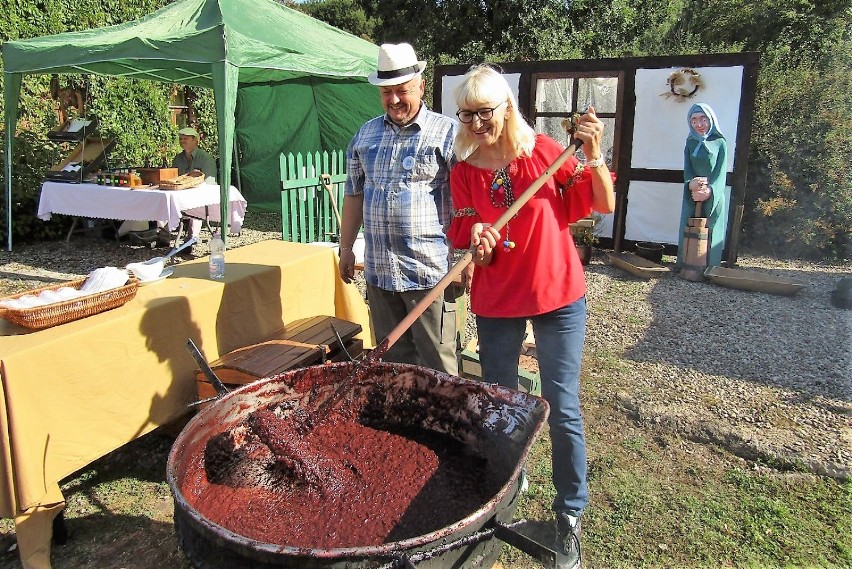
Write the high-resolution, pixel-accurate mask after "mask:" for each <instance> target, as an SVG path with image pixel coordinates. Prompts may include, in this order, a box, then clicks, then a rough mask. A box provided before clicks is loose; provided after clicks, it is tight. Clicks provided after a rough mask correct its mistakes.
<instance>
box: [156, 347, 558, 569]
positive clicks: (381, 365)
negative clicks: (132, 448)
mask: <svg viewBox="0 0 852 569" xmlns="http://www.w3.org/2000/svg"><path fill="white" fill-rule="evenodd" d="M352 365H353V363H352V362H338V363H332V364H325V365H322V366H311V368H322V369H323V370H324V371H334V370H335V369H337V368H345V367H350V366H352ZM370 365H371V366H375V367H376V368H377V369H380V370H388V371H390V370H409V371H415V372H418V371H419V372H422V373H427V374H429V375H432V376H434V377H435V378H436V379H439V380H442V381H450V382H452V383H458V384H460V385H465V386H476V387H478V388H481V389H483V390H486V391H489V392H492V393H493V394H494V395H504V396H505V398H506V399H510V398H519V397H520V398H529V399H531V400H534V401H535V404H536V406H537V407H540V408H541V411H540V413H539V416H538V417H537V421H536V424H535V425H534V427H533V428H532V429H531V431H530V433H529V440H528V442H527V444H526V446H525V448H524V450H523V453H522V456H521V460H519V461H518V463H517V464H516V465H515V468H514V470H513V472H512V475H511V477H510V478H509V480H508V481H507V482H506V484H504V485H503V486H502V487H501V488H500V490H499V491H498V492H497V493H496V494H495V495H494V496H493V497H492V498H491V499H489V500H488V501H487V502H485V503H484V504H483V505H482V506H481V507H480V508H478V509H477V510H476V511H474V512H472V513H471V514H469V515H468V516H465V517H464V518H462V519H460V520H458V521H457V522H455V523H453V524H450V525H448V526H444V527H442V528H439V529H437V530H435V531H432V532H429V533H426V534H422V535H419V536H415V537H411V538H407V539H403V540H398V541H392V542H388V543H383V544H379V545H367V546H352V547H340V548H308V547H295V546H291V545H282V544H275V543H268V542H262V541H258V540H255V539H251V538H249V537H246V536H244V535H242V534H238V533H235V532H234V531H232V530H230V529H228V528H227V527H224V526H222V525H220V524H217V523H216V522H213V521H212V520H210V519H208V518H207V517H206V516H204V515H203V514H201V513H200V512H199V511H198V510H197V509H196V508H195V507H194V506H192V505H191V504H189V502H188V501H187V500H186V498H185V497H184V495H183V493H182V492H181V491H180V488H179V487H178V476H177V475H176V473H175V462H176V461H177V460H178V454H179V453H180V451H181V450H183V449H184V446H183V445H182V444H180V443H181V442H183V441H182V439H183V438H184V436H185V435H186V434H187V433H190V432H192V431H193V430H194V429H201V428H203V423H204V422H205V421H206V420H207V419H209V418H210V417H211V416H212V415H214V414H215V411H216V409H217V406H223V405H225V404H226V403H228V402H229V401H230V400H232V399H235V398H239V397H240V396H243V395H245V394H246V393H249V392H254V391H259V390H262V389H264V388H267V387H269V385H270V384H272V383H281V384H282V386H284V384H283V382H284V381H285V380H286V379H287V378H289V377H293V376H295V375H297V374H300V373H306V371H307V370H308V369H310V368H301V369H297V370H291V371H288V372H285V373H282V374H279V375H276V376H272V377H267V378H264V379H261V380H259V381H257V382H254V383H251V384H248V385H245V386H243V387H240V388H239V389H235V390H233V391H231V392H229V393H227V394H225V395H223V396H221V397H219V398H217V399H216V400H215V401H213V402H212V404H211V405H210V406H208V407H207V408H205V409H203V410H201V411H199V413H197V414H196V415H195V417H193V418H192V419H191V420H190V421H189V422H188V423H187V424H186V426H185V427H184V428H183V430H182V431H181V433H180V434H179V435H178V437H177V439H176V440H175V443H174V444H173V446H172V448H171V450H170V452H169V456H168V461H167V467H166V478H167V482H168V484H169V487H170V489H171V491H172V496H173V498H174V500H175V502H176V503H177V504H178V505H180V507H181V509H182V513H183V514H184V516H188V518H189V519H190V520H191V522H192V523H195V524H197V525H199V526H202V527H203V528H204V529H206V530H208V531H210V532H212V533H213V535H215V536H217V537H218V538H219V539H217V541H221V542H222V544H223V545H225V546H226V547H228V548H230V549H235V548H236V549H240V548H247V549H249V550H252V551H255V552H257V553H259V554H261V555H273V556H280V555H287V556H293V557H310V558H314V559H343V558H354V557H358V558H373V557H390V556H393V555H395V554H398V553H399V552H400V551H409V550H411V549H415V548H423V547H427V548H428V546H429V545H430V544H433V543H435V542H446V541H448V539H447V538H449V537H451V536H452V537H456V536H457V535H459V534H461V532H462V531H463V530H466V529H468V528H470V532H473V531H476V530H477V529H478V527H473V526H476V524H477V522H480V521H481V522H482V523H483V524H484V523H485V522H487V521H488V520H489V519H491V518H492V517H493V516H494V515H496V514H497V513H498V512H499V511H500V509H499V508H500V506H501V505H502V504H504V503H507V502H509V501H510V500H507V498H511V497H512V496H511V494H510V493H511V492H512V491H515V492H516V491H517V486H518V481H519V478H520V474H521V470H522V469H523V465H524V464H525V462H526V458H527V456H528V454H529V451H530V449H531V448H532V445H533V443H534V442H535V440H536V438H537V436H538V434H539V433H540V431H541V429H542V427H543V424H544V423H545V422H546V420H547V416H548V413H549V407H548V404H547V402H546V401H545V400H544V399H542V398H540V397H537V396H535V395H531V394H528V393H524V392H521V391H517V390H513V389H509V388H507V387H502V386H500V385H497V384H490V383H484V382H482V381H477V380H471V379H466V378H462V377H458V376H452V375H449V374H446V373H443V372H440V371H437V370H433V369H428V368H424V367H421V366H415V365H410V364H397V363H393V364H391V363H385V362H374V363H372V364H370ZM479 527H481V524H480V526H479Z"/></svg>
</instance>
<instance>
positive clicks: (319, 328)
mask: <svg viewBox="0 0 852 569" xmlns="http://www.w3.org/2000/svg"><path fill="white" fill-rule="evenodd" d="M332 325H333V326H334V329H332ZM334 330H337V333H338V334H340V339H341V340H342V341H343V347H344V348H345V349H346V351H345V352H344V351H343V350H342V349H341V348H340V342H339V341H338V340H337V336H335V334H334ZM360 332H361V325H360V324H355V323H354V322H348V321H346V320H340V319H338V318H334V317H332V316H314V317H313V318H304V319H302V320H297V321H295V322H291V323H290V324H288V325H286V326H285V327H284V328H281V329H280V330H277V331H276V332H274V333H273V334H271V335H270V336H268V337H267V338H264V340H263V341H261V342H260V343H258V344H253V345H251V346H246V347H244V348H239V349H237V350H234V351H232V352H229V353H227V354H225V355H224V356H222V357H221V358H219V359H218V360H215V361H213V362H210V368H211V369H212V370H213V372H214V373H215V374H216V376H217V377H218V378H219V379H220V380H221V381H222V383H224V384H225V386H226V387H228V389H233V388H236V387H239V386H241V385H245V384H247V383H251V382H253V381H257V380H258V379H262V378H264V377H272V376H274V375H278V374H280V373H284V372H285V371H287V370H290V369H295V368H299V367H305V366H310V365H316V364H321V363H324V362H334V361H345V360H347V359H348V358H347V357H346V354H347V353H348V354H349V356H350V357H352V358H355V357H357V356H359V355H360V354H361V353H362V352H363V351H364V342H363V341H362V340H361V339H359V338H355V335H356V334H358V333H360ZM195 373H196V377H195V378H196V383H197V387H198V397H199V399H200V400H204V399H207V398H209V397H214V396H215V395H216V390H215V389H214V387H213V385H211V384H210V382H209V381H207V378H206V377H205V376H204V373H203V372H202V371H201V370H196V372H195Z"/></svg>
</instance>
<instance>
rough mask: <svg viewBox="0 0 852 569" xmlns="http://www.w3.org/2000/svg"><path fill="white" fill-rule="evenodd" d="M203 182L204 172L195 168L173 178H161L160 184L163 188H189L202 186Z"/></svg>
mask: <svg viewBox="0 0 852 569" xmlns="http://www.w3.org/2000/svg"><path fill="white" fill-rule="evenodd" d="M203 182H204V174H203V173H202V172H200V171H198V170H193V171H192V172H190V173H188V174H184V175H183V176H178V177H177V178H172V179H171V180H160V183H159V186H160V189H161V190H188V189H189V188H195V187H197V186H200V185H201V184H202V183H203Z"/></svg>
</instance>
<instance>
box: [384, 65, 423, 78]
mask: <svg viewBox="0 0 852 569" xmlns="http://www.w3.org/2000/svg"><path fill="white" fill-rule="evenodd" d="M409 73H419V66H418V65H411V66H410V67H403V68H402V69H394V70H392V71H377V72H376V77H378V78H379V79H393V78H394V77H402V76H403V75H408V74H409Z"/></svg>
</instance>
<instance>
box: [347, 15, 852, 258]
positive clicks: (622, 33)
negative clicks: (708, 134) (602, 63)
mask: <svg viewBox="0 0 852 569" xmlns="http://www.w3.org/2000/svg"><path fill="white" fill-rule="evenodd" d="M358 3H359V4H360V5H361V6H362V7H363V9H364V11H365V13H366V14H367V15H368V17H371V18H374V19H375V21H376V22H377V25H376V27H375V30H374V33H375V39H376V40H377V42H381V41H393V42H398V41H407V42H409V43H411V44H412V45H414V47H415V49H417V51H418V54H419V55H420V56H421V57H424V58H426V59H429V60H430V61H431V62H433V63H442V64H452V63H477V62H482V61H493V62H499V61H523V60H538V59H574V58H600V57H622V56H645V55H677V54H694V53H723V52H740V51H754V52H759V53H760V54H761V61H762V64H761V69H760V72H759V77H758V95H757V100H756V102H755V103H756V117H755V122H754V124H753V125H752V131H753V137H752V146H751V149H750V150H751V152H750V155H751V158H750V164H749V178H748V184H747V187H746V189H745V196H746V211H745V212H744V225H743V226H744V240H745V242H746V243H748V244H749V245H750V246H752V247H754V248H756V249H765V250H771V251H772V252H774V253H776V254H790V255H797V256H811V257H833V258H846V259H848V258H850V243H849V229H848V228H849V227H850V226H852V225H850V221H852V220H850V218H851V217H852V204H850V201H852V183H850V174H849V169H848V166H847V165H846V163H847V162H849V159H850V158H852V129H849V128H848V125H849V124H852V115H850V113H852V102H850V93H852V88H850V87H852V86H851V85H850V75H852V74H850V73H849V70H850V69H852V60H850V47H849V46H850V42H852V38H850V26H852V14H850V1H849V0H691V1H690V0H573V1H572V0H493V1H485V0H424V1H421V2H406V1H403V0H358ZM413 23H416V25H413ZM775 243H782V244H783V245H784V247H783V249H782V250H778V249H777V248H775V247H774V244H775Z"/></svg>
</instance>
